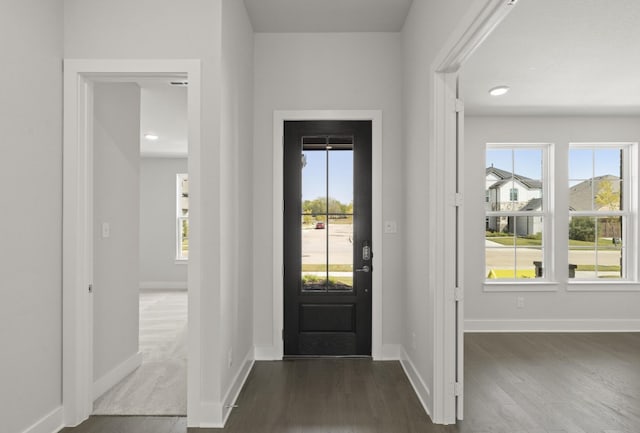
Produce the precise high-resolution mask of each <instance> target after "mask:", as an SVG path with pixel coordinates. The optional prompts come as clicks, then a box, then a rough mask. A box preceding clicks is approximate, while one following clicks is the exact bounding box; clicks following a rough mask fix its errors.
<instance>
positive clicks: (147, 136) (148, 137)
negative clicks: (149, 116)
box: [144, 134, 160, 141]
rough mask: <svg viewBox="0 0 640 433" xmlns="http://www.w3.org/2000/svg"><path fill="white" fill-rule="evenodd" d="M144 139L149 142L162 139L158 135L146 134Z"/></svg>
mask: <svg viewBox="0 0 640 433" xmlns="http://www.w3.org/2000/svg"><path fill="white" fill-rule="evenodd" d="M144 138H146V139H147V140H151V141H155V140H157V139H158V138H160V137H158V136H157V135H156V134H144Z"/></svg>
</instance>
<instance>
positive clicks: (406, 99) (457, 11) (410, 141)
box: [401, 0, 484, 413]
mask: <svg viewBox="0 0 640 433" xmlns="http://www.w3.org/2000/svg"><path fill="white" fill-rule="evenodd" d="M482 3H484V2H482V1H478V0H475V1H472V2H469V1H467V0H449V1H446V2H439V1H414V2H413V4H412V6H411V10H410V12H409V16H408V17H407V21H406V22H405V26H404V29H403V32H402V42H403V45H402V48H403V65H404V77H403V78H404V87H403V108H404V111H403V113H404V124H403V128H404V137H405V140H404V142H405V152H404V184H405V185H406V188H405V191H404V200H405V214H404V215H405V220H404V224H403V225H404V230H403V234H404V238H403V239H402V241H403V244H404V248H403V251H402V254H403V257H404V259H405V260H404V267H403V268H402V269H401V272H403V273H404V281H405V288H404V296H402V299H403V305H402V316H403V318H404V321H403V326H404V328H403V333H402V335H403V339H402V344H403V346H404V349H405V350H406V357H407V359H408V364H412V365H413V369H412V372H413V373H414V374H415V376H414V378H413V379H414V383H417V381H419V380H422V383H424V385H425V388H426V389H424V388H422V387H419V391H420V396H421V398H422V399H423V401H424V402H425V404H426V406H427V408H428V410H429V411H430V412H431V413H433V393H432V392H431V391H432V390H433V383H434V374H433V369H434V357H435V356H436V355H438V354H436V353H434V347H433V345H434V340H433V334H434V332H435V329H434V317H433V315H432V312H433V298H434V294H435V291H436V290H437V289H438V288H436V287H432V286H430V285H429V283H428V281H429V276H430V274H433V273H434V272H438V270H436V269H428V263H429V257H428V254H427V251H428V248H427V246H428V242H429V238H428V231H429V208H430V206H433V205H437V203H434V202H433V200H430V198H429V196H428V187H429V170H428V163H429V156H430V150H429V146H428V144H429V142H430V137H431V134H432V131H430V129H429V125H430V123H429V122H430V121H431V118H432V117H431V116H432V114H433V110H432V106H433V95H432V83H433V75H432V72H433V69H432V68H433V67H434V65H433V64H432V63H433V62H434V60H435V59H436V57H437V56H438V54H439V52H440V50H441V49H442V47H443V46H445V43H446V42H447V40H448V39H449V38H450V37H451V36H452V35H453V34H456V31H459V30H460V29H459V28H458V25H459V23H460V22H461V21H462V20H463V18H464V17H465V14H466V13H467V12H468V11H469V10H471V9H472V8H477V7H478V5H481V4H482ZM458 36H459V35H458ZM482 184H483V185H484V182H483V183H482ZM418 376H419V378H420V379H418Z"/></svg>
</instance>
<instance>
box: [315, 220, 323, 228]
mask: <svg viewBox="0 0 640 433" xmlns="http://www.w3.org/2000/svg"><path fill="white" fill-rule="evenodd" d="M323 228H324V223H323V222H322V221H318V222H317V223H316V229H323Z"/></svg>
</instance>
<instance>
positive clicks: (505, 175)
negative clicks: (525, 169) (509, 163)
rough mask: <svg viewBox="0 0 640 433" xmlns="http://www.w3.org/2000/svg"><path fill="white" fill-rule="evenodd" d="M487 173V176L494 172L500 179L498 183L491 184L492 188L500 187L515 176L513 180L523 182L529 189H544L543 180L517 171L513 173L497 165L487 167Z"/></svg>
mask: <svg viewBox="0 0 640 433" xmlns="http://www.w3.org/2000/svg"><path fill="white" fill-rule="evenodd" d="M486 174H487V176H488V175H490V174H493V175H494V176H496V177H498V178H499V179H500V180H498V181H497V182H496V183H494V184H493V185H491V188H496V187H500V186H502V185H504V184H506V183H508V182H509V181H510V180H511V179H512V178H513V180H515V181H517V182H519V183H521V184H522V185H524V186H525V187H526V188H528V189H542V182H541V181H539V180H535V179H530V178H528V177H526V176H522V175H519V174H517V173H511V172H510V171H506V170H502V169H500V168H497V167H493V166H491V167H487V170H486Z"/></svg>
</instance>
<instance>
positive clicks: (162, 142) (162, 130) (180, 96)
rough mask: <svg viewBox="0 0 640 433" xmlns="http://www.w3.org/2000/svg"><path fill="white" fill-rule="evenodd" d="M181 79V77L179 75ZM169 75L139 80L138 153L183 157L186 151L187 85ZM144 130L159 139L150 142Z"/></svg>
mask: <svg viewBox="0 0 640 433" xmlns="http://www.w3.org/2000/svg"><path fill="white" fill-rule="evenodd" d="M178 80H180V78H178ZM169 81H171V79H170V78H163V79H152V80H140V81H138V85H139V86H140V155H141V156H143V157H165V158H168V157H186V156H187V153H188V144H187V137H188V122H187V88H186V87H178V86H171V85H169ZM147 133H152V134H155V135H157V136H158V137H159V138H158V140H155V141H150V140H147V139H145V138H144V135H145V134H147Z"/></svg>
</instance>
